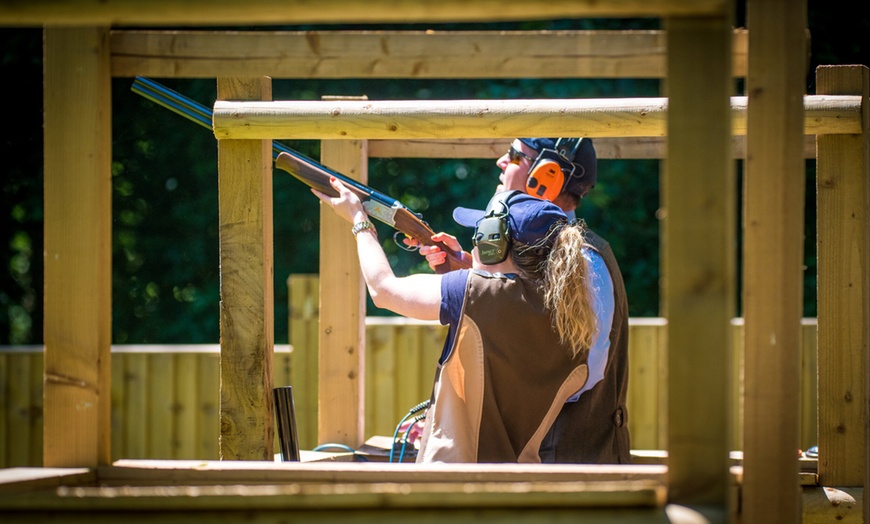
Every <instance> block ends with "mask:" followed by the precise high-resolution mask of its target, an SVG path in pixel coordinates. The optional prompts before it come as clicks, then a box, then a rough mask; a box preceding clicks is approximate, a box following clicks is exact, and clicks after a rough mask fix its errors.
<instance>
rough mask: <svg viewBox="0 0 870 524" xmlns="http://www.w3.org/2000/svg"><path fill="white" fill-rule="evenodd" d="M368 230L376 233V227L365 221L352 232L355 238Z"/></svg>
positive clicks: (355, 226)
mask: <svg viewBox="0 0 870 524" xmlns="http://www.w3.org/2000/svg"><path fill="white" fill-rule="evenodd" d="M366 229H371V230H372V231H374V229H375V225H374V224H372V223H371V222H369V221H368V220H364V221H362V222H357V223H356V224H354V225H353V228H351V230H350V232H351V233H353V236H356V235H357V233H359V232H360V231H365V230H366Z"/></svg>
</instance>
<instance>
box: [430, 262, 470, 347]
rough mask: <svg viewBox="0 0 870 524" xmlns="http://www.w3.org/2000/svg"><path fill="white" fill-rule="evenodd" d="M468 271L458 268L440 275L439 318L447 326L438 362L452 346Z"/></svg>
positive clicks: (463, 298)
mask: <svg viewBox="0 0 870 524" xmlns="http://www.w3.org/2000/svg"><path fill="white" fill-rule="evenodd" d="M468 277H469V271H468V270H467V269H460V270H458V271H451V272H449V273H445V274H444V275H442V277H441V312H440V314H439V318H440V321H441V324H442V325H446V326H449V328H448V330H447V338H446V339H445V340H444V347H443V348H442V349H441V357H440V358H439V359H438V363H439V364H443V363H444V361H445V360H446V359H447V356H448V355H449V354H450V349H451V348H452V347H453V339H454V338H455V336H456V329H457V328H458V327H459V321H460V320H461V318H462V305H463V301H464V300H465V288H466V286H467V284H468Z"/></svg>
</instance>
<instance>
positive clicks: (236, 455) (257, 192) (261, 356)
mask: <svg viewBox="0 0 870 524" xmlns="http://www.w3.org/2000/svg"><path fill="white" fill-rule="evenodd" d="M217 96H218V99H223V100H239V99H241V100H252V99H253V100H268V99H271V97H272V83H271V79H269V78H265V77H263V78H218V81H217ZM218 179H219V180H218V188H219V197H218V200H219V203H218V208H219V213H220V244H221V308H220V311H221V416H220V421H221V422H220V428H221V431H220V451H221V459H224V460H274V431H275V418H274V408H273V405H272V363H273V349H274V348H273V346H274V323H275V319H274V313H275V312H274V298H273V297H274V290H273V285H274V284H273V276H274V269H273V251H272V142H271V141H270V140H221V141H219V142H218Z"/></svg>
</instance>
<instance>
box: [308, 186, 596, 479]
mask: <svg viewBox="0 0 870 524" xmlns="http://www.w3.org/2000/svg"><path fill="white" fill-rule="evenodd" d="M330 184H331V186H332V187H333V188H334V189H335V190H336V191H337V192H338V196H337V197H334V198H333V197H329V196H327V195H324V194H323V193H320V192H318V191H316V190H312V192H313V193H314V194H315V195H317V196H318V198H320V200H321V201H322V202H323V203H324V204H326V205H329V206H330V207H332V208H333V210H334V211H335V212H336V213H337V214H338V215H339V216H341V217H342V218H344V219H345V220H347V221H348V222H349V223H351V224H353V227H352V228H351V231H352V232H353V234H354V236H355V237H356V245H357V255H358V256H359V261H360V267H361V269H362V275H363V278H364V279H365V282H366V286H367V288H368V291H369V294H370V295H371V297H372V300H373V302H374V303H375V305H376V306H378V307H382V308H386V309H389V310H391V311H393V312H395V313H398V314H400V315H404V316H408V317H412V318H416V319H421V320H439V321H440V322H441V323H442V324H445V325H447V326H449V328H448V334H447V339H446V341H445V343H444V348H443V351H442V354H441V357H440V359H439V361H438V368H437V373H436V378H435V383H434V385H433V388H432V397H431V401H430V406H429V408H428V409H427V411H426V418H425V424H424V427H423V433H422V436H421V437H420V439H419V451H418V453H417V462H423V463H430V462H489V463H493V462H517V463H539V462H541V456H540V449H541V442H542V440H543V438H544V437H545V435H546V434H547V432H548V430H549V429H550V428H551V427H552V425H553V423H554V421H555V420H556V418H557V417H558V415H559V413H560V412H561V410H562V406H563V405H564V404H565V402H566V401H567V400H568V398H569V397H570V396H571V395H573V394H575V393H576V392H577V391H579V390H580V389H581V388H582V387H583V386H584V384H585V383H586V381H587V376H588V366H587V357H588V350H589V348H590V346H591V344H592V338H593V335H594V333H595V330H596V315H595V311H594V308H593V296H592V288H591V286H590V285H589V280H588V279H589V265H588V263H587V261H586V258H585V257H584V254H583V253H584V249H583V246H584V245H585V236H584V231H585V230H584V227H583V224H582V223H578V222H576V221H573V222H571V221H569V220H568V218H567V216H566V215H565V213H564V212H563V211H562V210H561V209H559V207H558V206H556V205H554V204H553V203H551V202H548V201H546V200H541V199H539V198H535V197H532V196H531V195H528V194H526V193H524V192H521V191H514V190H509V191H504V192H500V193H498V194H496V195H494V196H493V197H492V199H491V200H490V202H489V204H488V205H487V207H486V209H483V210H477V209H468V208H456V209H455V210H454V219H455V220H456V221H457V223H459V224H460V225H462V226H465V227H467V228H469V229H473V231H474V232H473V235H472V243H473V244H474V248H473V249H472V251H471V254H470V256H471V258H472V267H471V269H459V270H456V271H451V272H448V273H445V274H440V275H439V274H415V275H410V276H405V277H397V276H396V275H395V274H394V272H393V270H392V268H391V267H390V264H389V261H388V260H387V257H386V255H385V254H384V251H383V248H382V246H381V244H380V242H379V241H378V238H377V232H376V230H375V228H374V225H373V224H372V223H371V222H369V220H368V216H367V214H366V211H365V209H364V208H363V205H362V203H360V200H359V198H358V197H357V196H356V195H355V194H354V193H353V192H351V191H350V190H348V189H347V188H346V187H345V186H344V185H343V184H342V183H341V181H339V180H337V179H334V178H333V179H332V180H330ZM324 277H328V275H324Z"/></svg>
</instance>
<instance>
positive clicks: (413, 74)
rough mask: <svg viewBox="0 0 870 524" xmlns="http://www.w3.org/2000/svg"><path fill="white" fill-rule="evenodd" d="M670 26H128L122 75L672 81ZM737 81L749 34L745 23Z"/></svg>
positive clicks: (116, 40) (119, 59)
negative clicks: (394, 28)
mask: <svg viewBox="0 0 870 524" xmlns="http://www.w3.org/2000/svg"><path fill="white" fill-rule="evenodd" d="M666 36H667V33H666V32H665V31H641V30H628V31H305V32H298V31H296V32H291V31H282V32H276V31H132V30H131V31H124V30H116V31H112V33H111V44H110V46H111V53H112V76H116V77H134V76H150V77H155V78H214V77H216V76H218V75H219V74H220V75H222V76H269V77H271V78H273V79H277V78H321V79H336V78H405V79H407V78H412V79H413V78H441V79H447V78H456V79H471V78H665V77H666V76H667V67H666V61H665V58H666V54H667V38H666ZM732 49H733V54H732V64H733V74H734V76H735V77H745V76H746V56H747V50H748V32H747V31H746V30H745V29H735V30H734V38H733V44H732Z"/></svg>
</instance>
